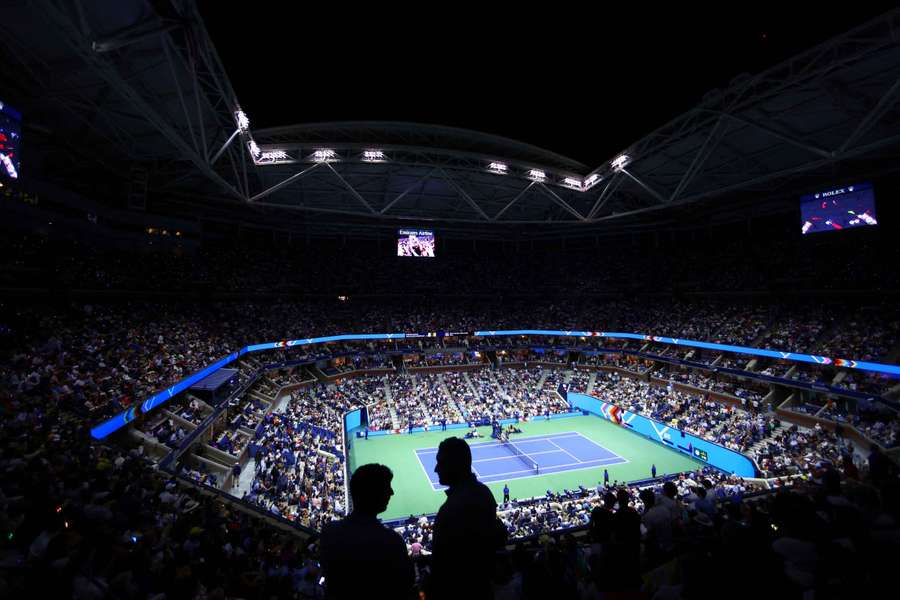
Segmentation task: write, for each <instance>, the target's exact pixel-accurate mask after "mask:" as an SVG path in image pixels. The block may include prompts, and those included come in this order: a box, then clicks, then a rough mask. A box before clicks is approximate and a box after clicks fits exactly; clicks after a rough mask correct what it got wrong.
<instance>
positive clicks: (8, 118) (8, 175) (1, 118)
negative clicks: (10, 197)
mask: <svg viewBox="0 0 900 600" xmlns="http://www.w3.org/2000/svg"><path fill="white" fill-rule="evenodd" d="M21 130H22V115H20V114H19V112H18V111H16V110H15V109H13V107H11V106H9V105H8V104H5V103H4V102H3V101H2V100H0V180H2V179H4V178H5V179H18V178H19V135H20V133H21Z"/></svg>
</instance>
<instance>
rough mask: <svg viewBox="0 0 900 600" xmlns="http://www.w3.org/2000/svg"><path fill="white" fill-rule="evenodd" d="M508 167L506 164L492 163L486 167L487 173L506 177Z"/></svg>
mask: <svg viewBox="0 0 900 600" xmlns="http://www.w3.org/2000/svg"><path fill="white" fill-rule="evenodd" d="M507 169H508V167H507V166H506V164H504V163H502V162H492V163H491V164H489V165H488V171H491V172H493V173H498V174H500V175H506V173H507Z"/></svg>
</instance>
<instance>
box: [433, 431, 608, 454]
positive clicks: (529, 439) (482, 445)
mask: <svg viewBox="0 0 900 600" xmlns="http://www.w3.org/2000/svg"><path fill="white" fill-rule="evenodd" d="M570 437H580V438H582V439H585V440H587V439H588V438H586V437H584V436H583V435H581V434H580V433H578V432H577V431H567V432H565V433H561V434H556V433H554V434H552V439H562V438H570ZM550 439H551V438H550V437H548V436H543V435H536V436H533V437H527V438H521V439H520V440H518V442H517V443H521V444H528V443H530V442H544V441H550ZM588 441H590V440H588ZM591 443H592V444H593V442H591ZM499 445H500V442H497V441H493V440H490V441H487V442H478V443H477V444H469V447H470V448H472V450H477V449H479V448H490V447H492V446H499ZM600 447H601V448H602V447H603V446H600ZM416 454H419V455H424V454H437V448H420V449H418V450H416Z"/></svg>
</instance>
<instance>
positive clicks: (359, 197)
mask: <svg viewBox="0 0 900 600" xmlns="http://www.w3.org/2000/svg"><path fill="white" fill-rule="evenodd" d="M325 164H326V165H327V166H328V168H329V169H331V172H332V173H334V176H335V177H337V178H338V180H340V182H341V183H343V184H344V187H345V188H347V190H348V191H349V192H350V194H351V195H352V196H353V197H354V198H356V199H357V200H359V202H360V204H362V205H363V206H365V207H366V210H368V211H369V213H371V214H373V215H375V214H378V213H377V212H376V211H375V209H374V208H372V205H371V204H369V203H368V201H366V199H365V198H363V197H362V195H361V194H360V193H359V192H357V191H356V188H354V187H353V186H352V185H350V184H349V183H348V182H347V180H346V179H344V178H343V177H341V174H340V173H338V172H337V170H336V169H335V168H334V167H333V166H332V165H331V163H329V162H326V163H325Z"/></svg>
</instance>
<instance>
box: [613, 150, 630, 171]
mask: <svg viewBox="0 0 900 600" xmlns="http://www.w3.org/2000/svg"><path fill="white" fill-rule="evenodd" d="M630 160H631V157H629V156H628V155H627V154H620V155H619V156H617V157H616V159H615V160H614V161H612V168H613V170H615V171H620V170H622V169H623V168H625V165H627V164H628V162H629V161H630Z"/></svg>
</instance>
